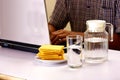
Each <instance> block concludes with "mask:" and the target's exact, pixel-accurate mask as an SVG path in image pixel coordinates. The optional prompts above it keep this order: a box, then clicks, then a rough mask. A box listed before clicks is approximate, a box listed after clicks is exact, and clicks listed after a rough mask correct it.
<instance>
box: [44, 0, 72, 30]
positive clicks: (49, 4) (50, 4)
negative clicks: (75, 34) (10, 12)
mask: <svg viewBox="0 0 120 80" xmlns="http://www.w3.org/2000/svg"><path fill="white" fill-rule="evenodd" d="M45 3H46V12H47V18H48V21H49V19H50V16H51V14H52V12H53V9H54V6H55V3H56V0H45ZM65 29H66V30H71V29H70V24H69V23H68V25H67V26H66V28H65Z"/></svg>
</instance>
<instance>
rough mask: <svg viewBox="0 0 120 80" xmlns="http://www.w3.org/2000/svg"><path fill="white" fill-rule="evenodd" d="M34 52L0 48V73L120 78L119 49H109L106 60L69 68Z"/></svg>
mask: <svg viewBox="0 0 120 80" xmlns="http://www.w3.org/2000/svg"><path fill="white" fill-rule="evenodd" d="M35 55H36V54H34V53H30V52H24V51H19V50H13V49H7V48H0V73H2V74H7V75H11V76H15V77H20V78H24V79H27V80H120V70H119V69H120V51H115V50H109V53H108V61H107V62H104V63H102V64H95V65H87V64H84V65H83V66H82V67H81V68H78V69H71V68H69V67H68V66H67V63H64V64H52V65H51V64H45V63H41V62H39V61H38V60H36V59H35Z"/></svg>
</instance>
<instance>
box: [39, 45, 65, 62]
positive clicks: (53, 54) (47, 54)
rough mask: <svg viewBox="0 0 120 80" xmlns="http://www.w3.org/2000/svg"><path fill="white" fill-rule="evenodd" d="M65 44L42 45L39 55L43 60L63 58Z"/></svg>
mask: <svg viewBox="0 0 120 80" xmlns="http://www.w3.org/2000/svg"><path fill="white" fill-rule="evenodd" d="M63 49H64V46H61V45H42V46H41V47H40V48H39V52H38V54H37V57H38V58H40V59H43V60H63V59H64V50H63Z"/></svg>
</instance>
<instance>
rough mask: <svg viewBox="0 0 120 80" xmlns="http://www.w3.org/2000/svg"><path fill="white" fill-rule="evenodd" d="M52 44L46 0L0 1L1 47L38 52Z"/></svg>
mask: <svg viewBox="0 0 120 80" xmlns="http://www.w3.org/2000/svg"><path fill="white" fill-rule="evenodd" d="M43 44H50V39H49V31H48V24H47V16H46V9H45V2H44V0H0V45H1V46H2V47H6V48H12V49H18V50H23V51H29V52H34V53H37V52H38V48H39V47H40V46H41V45H43Z"/></svg>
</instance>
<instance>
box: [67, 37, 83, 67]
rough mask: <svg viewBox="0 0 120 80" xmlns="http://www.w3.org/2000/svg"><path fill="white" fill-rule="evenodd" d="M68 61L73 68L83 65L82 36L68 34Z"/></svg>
mask: <svg viewBox="0 0 120 80" xmlns="http://www.w3.org/2000/svg"><path fill="white" fill-rule="evenodd" d="M66 38H67V55H68V59H67V63H68V66H69V67H71V68H78V67H81V66H82V54H81V53H82V36H80V35H68V36H67V37H66Z"/></svg>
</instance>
